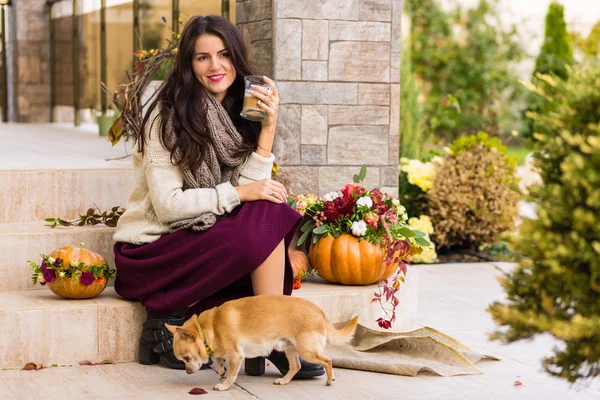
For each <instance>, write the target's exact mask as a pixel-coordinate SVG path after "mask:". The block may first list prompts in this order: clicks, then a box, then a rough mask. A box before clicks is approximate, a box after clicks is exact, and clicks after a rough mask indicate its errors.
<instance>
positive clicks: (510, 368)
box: [0, 263, 600, 400]
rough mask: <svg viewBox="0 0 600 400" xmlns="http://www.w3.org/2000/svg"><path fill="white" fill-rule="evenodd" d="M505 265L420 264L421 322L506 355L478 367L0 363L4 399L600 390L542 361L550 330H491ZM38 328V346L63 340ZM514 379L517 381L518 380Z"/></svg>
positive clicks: (533, 395) (556, 394)
mask: <svg viewBox="0 0 600 400" xmlns="http://www.w3.org/2000/svg"><path fill="white" fill-rule="evenodd" d="M510 268H512V265H510V264H505V263H494V264H492V263H478V264H439V265H428V266H418V267H417V270H418V274H419V286H420V287H419V318H418V320H419V324H420V325H427V326H431V327H433V328H436V329H438V330H440V331H442V332H444V333H447V334H449V335H450V336H452V337H454V338H456V339H458V340H460V341H461V342H462V343H464V344H465V345H467V346H469V347H471V348H472V349H473V350H475V351H478V352H482V353H486V354H491V355H496V356H499V357H500V358H502V361H483V362H480V363H478V364H477V365H478V366H479V367H480V368H481V369H482V370H483V371H484V374H483V375H471V376H455V377H447V378H442V377H438V376H434V375H431V374H419V375H418V376H417V377H404V376H394V375H385V374H377V373H370V372H362V371H353V370H345V369H340V368H337V369H336V376H337V380H336V381H335V382H334V384H333V386H331V387H326V386H325V384H324V379H323V378H319V379H313V380H309V381H292V382H291V383H290V384H289V385H288V386H275V385H273V384H272V382H273V380H274V379H275V378H276V377H277V376H278V375H277V371H276V370H275V369H274V367H272V366H270V367H268V372H267V375H265V376H263V377H249V376H245V375H240V377H239V379H238V382H237V385H236V386H235V387H234V388H232V389H231V390H230V391H228V392H224V393H220V392H214V391H213V390H212V387H213V386H214V385H215V384H216V383H217V382H218V377H217V374H216V372H214V371H213V370H206V371H200V372H198V373H196V374H194V375H187V374H185V372H184V371H177V370H169V369H166V368H163V367H161V366H158V365H157V366H142V365H139V364H137V363H123V364H116V365H103V366H73V367H56V368H46V369H42V370H40V371H17V370H5V371H0V398H1V399H4V400H8V399H19V400H20V399H40V398H43V399H81V398H85V399H113V398H114V399H160V398H165V399H189V398H190V397H189V396H190V395H189V394H188V392H189V391H190V390H191V389H192V388H194V387H201V388H203V389H205V390H207V391H208V395H207V398H222V399H273V400H276V399H310V400H317V399H327V400H330V399H361V400H365V399H402V400H407V399H419V400H422V399H445V400H451V399H456V400H458V399H461V400H463V399H478V400H480V399H510V400H512V399H544V400H553V399H556V400H565V399H582V400H583V399H585V400H593V399H600V380H598V379H596V380H593V381H588V382H582V383H578V384H575V385H570V384H569V383H567V382H565V381H562V380H560V379H558V378H554V377H551V376H549V375H548V374H546V373H545V372H543V371H542V370H541V364H540V360H541V359H542V358H543V357H544V356H546V355H548V354H549V353H550V350H551V349H552V347H553V346H554V345H556V341H554V340H553V339H552V338H551V337H549V336H541V337H538V338H536V339H535V340H533V341H528V342H519V343H514V344H511V345H503V344H501V343H498V342H490V341H489V340H488V339H487V334H488V333H489V332H491V331H492V330H493V329H494V323H493V321H492V320H491V317H490V316H489V315H488V314H487V312H486V311H485V309H486V308H487V305H488V304H489V303H490V302H492V301H494V300H501V299H503V298H504V293H503V291H502V289H501V287H500V285H499V284H498V283H497V281H496V277H497V276H498V275H500V274H501V271H503V270H504V271H506V270H508V269H510ZM42 336H43V334H40V340H39V345H40V346H50V345H52V340H59V339H58V338H53V339H52V338H42ZM132 340H137V338H132ZM32 361H35V360H32ZM517 380H518V381H520V382H522V383H523V385H522V386H514V385H513V384H514V382H515V381H517Z"/></svg>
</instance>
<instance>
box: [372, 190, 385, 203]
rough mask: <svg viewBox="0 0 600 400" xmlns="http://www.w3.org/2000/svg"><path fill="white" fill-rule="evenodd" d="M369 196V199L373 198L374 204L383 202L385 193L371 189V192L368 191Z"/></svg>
mask: <svg viewBox="0 0 600 400" xmlns="http://www.w3.org/2000/svg"><path fill="white" fill-rule="evenodd" d="M369 196H371V200H373V204H375V205H378V204H380V203H383V199H384V198H385V195H384V194H383V192H382V191H381V190H379V189H373V190H371V192H370V193H369Z"/></svg>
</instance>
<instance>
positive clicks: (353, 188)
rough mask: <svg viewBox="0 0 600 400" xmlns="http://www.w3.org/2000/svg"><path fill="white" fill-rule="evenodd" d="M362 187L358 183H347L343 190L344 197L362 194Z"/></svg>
mask: <svg viewBox="0 0 600 400" xmlns="http://www.w3.org/2000/svg"><path fill="white" fill-rule="evenodd" d="M361 189H362V187H361V186H360V185H359V184H358V183H347V184H346V186H344V188H343V189H342V194H343V195H344V196H354V195H357V194H359V193H360V191H361Z"/></svg>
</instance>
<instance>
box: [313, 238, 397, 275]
mask: <svg viewBox="0 0 600 400" xmlns="http://www.w3.org/2000/svg"><path fill="white" fill-rule="evenodd" d="M308 259H309V260H310V264H311V265H312V266H313V268H314V269H315V270H316V271H317V274H318V275H319V276H321V277H322V278H323V279H325V280H328V281H329V282H333V283H342V284H344V285H370V284H372V283H375V282H377V281H378V280H379V278H380V277H381V279H387V278H389V277H390V276H392V275H393V274H394V272H395V271H396V269H397V268H398V266H397V265H395V264H392V265H390V266H389V267H387V268H386V266H385V265H382V261H383V249H382V247H381V246H377V245H374V244H371V243H369V242H367V241H366V240H363V241H360V242H359V241H358V238H357V237H355V236H353V235H349V234H347V233H342V234H341V235H340V236H339V237H337V238H334V237H333V236H327V237H325V236H323V237H321V238H320V239H319V241H318V242H317V243H316V244H314V245H312V246H310V250H309V252H308Z"/></svg>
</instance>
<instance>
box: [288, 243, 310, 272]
mask: <svg viewBox="0 0 600 400" xmlns="http://www.w3.org/2000/svg"><path fill="white" fill-rule="evenodd" d="M289 253H290V262H291V263H292V269H293V270H294V278H297V277H300V278H301V277H303V276H304V275H305V274H307V273H308V270H309V269H310V266H309V265H308V257H307V256H306V254H304V252H302V251H300V250H295V249H290V250H289Z"/></svg>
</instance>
